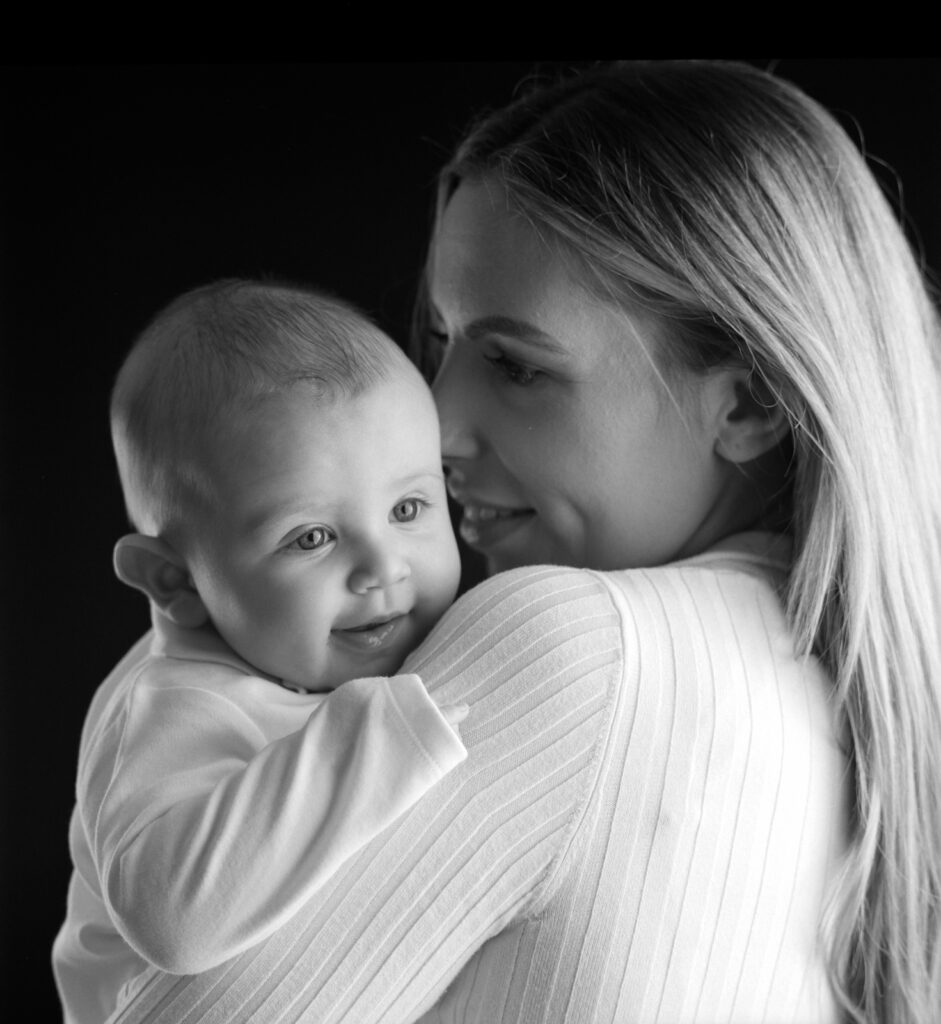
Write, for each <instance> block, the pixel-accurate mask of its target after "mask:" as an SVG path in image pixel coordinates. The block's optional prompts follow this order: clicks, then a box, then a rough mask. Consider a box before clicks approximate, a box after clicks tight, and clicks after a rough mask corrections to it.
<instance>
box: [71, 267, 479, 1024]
mask: <svg viewBox="0 0 941 1024" xmlns="http://www.w3.org/2000/svg"><path fill="white" fill-rule="evenodd" d="M111 425H112V437H113V441H114V448H115V453H116V456H117V462H118V467H119V471H120V476H121V482H122V487H123V491H124V495H125V500H126V503H127V508H128V512H129V515H130V519H131V522H132V523H133V525H134V527H135V529H136V530H137V531H138V532H135V533H131V534H129V535H127V536H125V537H122V538H121V539H120V540H119V541H118V543H117V546H116V548H115V552H114V564H115V570H116V572H117V575H118V576H119V578H120V579H122V580H123V581H124V582H125V583H127V584H129V585H130V586H132V587H135V588H137V589H139V590H141V591H142V592H143V593H144V594H146V595H147V597H148V598H149V599H150V605H151V612H152V620H153V630H152V632H151V633H149V634H148V635H147V636H146V637H144V639H143V640H142V641H141V642H139V643H138V644H137V645H136V646H135V647H134V648H133V649H132V650H131V651H130V652H129V653H128V655H126V656H125V658H124V659H123V660H122V661H121V662H120V664H119V665H118V666H117V667H116V668H115V669H114V671H113V672H112V673H111V675H110V676H109V677H108V679H107V680H106V681H105V682H104V683H103V685H102V686H101V687H100V688H99V690H98V691H97V693H96V694H95V696H94V699H93V700H92V703H91V707H90V709H89V712H88V716H87V719H86V722H85V726H84V729H83V733H82V740H81V748H80V756H79V767H78V781H77V801H76V807H75V811H74V813H73V816H72V823H71V828H70V847H71V853H72V858H73V863H74V871H73V875H72V881H71V884H70V887H69V899H68V912H67V917H66V920H65V923H64V925H63V927H62V929H61V931H60V933H59V935H58V937H57V939H56V942H55V946H54V951H53V963H54V971H55V976H56V981H57V985H58V987H59V993H60V997H61V1000H62V1003H63V1007H64V1011H65V1019H66V1021H67V1022H69V1024H71V1022H82V1024H84V1022H91V1021H95V1022H101V1021H102V1020H104V1019H105V1018H106V1017H107V1016H108V1015H109V1014H110V1013H111V1012H113V1011H114V1009H115V1008H116V1006H118V1005H119V1004H120V1002H121V1000H122V998H123V996H124V995H126V994H128V993H130V992H132V991H136V990H137V988H138V987H139V986H140V985H142V984H144V983H145V982H146V980H147V976H148V972H151V973H152V972H153V971H154V970H155V969H159V970H163V971H169V972H172V973H180V974H184V973H185V974H189V973H197V972H201V971H205V970H207V969H209V968H211V967H214V966H216V965H218V964H220V963H222V962H223V961H225V960H228V959H230V958H231V957H233V956H236V955H237V954H238V953H240V952H241V951H243V950H245V949H247V948H249V947H250V946H252V945H254V944H256V943H257V942H259V941H260V940H262V939H263V938H265V937H266V936H267V935H269V934H270V933H271V932H273V931H274V930H275V929H277V928H278V926H279V924H280V923H281V922H283V921H284V920H285V919H286V918H287V917H288V916H290V915H291V914H293V913H294V912H295V911H296V910H297V909H298V908H299V907H300V906H301V905H303V903H304V902H305V901H306V900H308V899H309V898H310V896H311V894H312V893H313V892H315V891H316V890H317V889H318V888H319V887H321V886H322V885H323V884H324V883H325V881H326V880H327V879H328V878H329V877H330V876H331V875H332V874H334V873H335V872H336V870H337V869H338V868H339V866H340V865H341V864H342V863H343V862H344V861H345V860H346V859H347V858H348V857H349V856H350V855H351V854H352V853H354V852H355V851H356V850H357V849H359V848H360V847H361V846H362V845H364V844H365V843H366V842H368V841H369V840H370V839H372V838H373V837H374V836H376V835H377V834H378V833H379V832H380V831H381V830H382V829H384V828H385V827H386V826H387V825H388V824H390V823H391V822H392V821H393V820H394V819H395V818H396V817H398V816H399V815H400V814H401V813H403V812H404V811H405V810H406V809H407V808H408V807H410V806H411V805H412V804H413V803H414V802H415V801H416V800H418V799H419V797H420V796H421V795H422V794H423V793H425V792H426V791H427V790H428V789H429V788H430V787H431V786H432V785H434V784H435V783H436V782H437V781H438V780H439V779H440V778H441V777H442V776H443V775H444V774H446V773H447V772H448V771H450V770H451V769H452V768H454V767H455V766H456V765H457V764H458V763H460V762H461V761H462V760H463V759H464V757H465V756H466V751H465V750H464V747H463V744H462V743H461V741H460V738H459V737H458V735H457V733H456V731H455V729H454V725H455V724H456V723H457V722H458V721H459V720H460V718H461V716H462V714H463V713H465V712H466V709H462V708H449V709H443V710H442V709H439V708H438V707H437V706H436V705H435V703H434V702H433V701H432V700H431V698H430V697H429V696H428V694H427V692H426V691H425V689H424V687H423V686H422V683H421V680H420V679H419V678H418V677H417V676H414V675H403V676H396V677H394V678H388V677H389V676H390V675H391V674H392V673H394V672H395V671H396V670H397V669H398V667H399V666H400V665H401V663H402V661H403V660H404V658H405V656H406V654H408V652H409V651H411V649H412V648H413V647H414V646H415V645H417V644H418V643H419V642H420V641H421V640H422V639H423V638H424V637H425V635H426V634H427V633H428V631H429V630H430V629H431V627H432V626H433V625H434V623H435V622H436V621H437V619H438V618H439V616H440V615H441V614H442V612H443V611H444V610H445V608H446V607H447V606H448V605H449V604H450V602H451V601H452V599H453V597H454V594H455V592H456V589H457V584H458V574H459V562H458V552H457V547H456V544H455V540H454V535H453V532H452V529H451V524H450V519H449V516H448V509H447V503H446V497H445V490H444V483H443V478H442V471H441V459H440V449H439V434H438V421H437V415H436V412H435V407H434V403H433V401H432V398H431V395H430V392H429V390H428V388H427V386H426V385H425V383H424V381H423V380H422V378H421V377H420V375H419V374H418V372H417V371H416V370H415V368H414V367H413V366H412V364H411V363H410V362H409V361H408V359H407V358H406V357H405V355H404V354H403V353H402V351H401V350H400V349H399V348H398V347H397V346H396V345H395V344H394V343H393V342H392V341H391V340H390V339H389V338H387V337H386V336H385V335H384V334H382V333H381V332H380V331H379V330H378V329H376V328H375V327H374V326H373V325H372V324H371V323H369V322H368V321H367V320H366V319H365V318H364V317H363V316H362V315H360V314H359V313H357V312H356V311H355V310H354V309H352V308H351V307H349V306H348V305H346V304H344V303H341V302H339V301H337V300H336V299H333V298H330V297H327V296H325V295H322V294H320V293H317V292H313V291H310V290H308V289H305V288H300V287H295V286H287V285H278V284H267V283H260V282H252V281H238V280H236V281H222V282H219V283H216V284H212V285H209V286H207V287H204V288H199V289H196V290H195V291H192V292H189V293H187V294H186V295H184V296H182V297H181V298H179V299H177V300H176V301H175V302H173V303H171V304H170V306H168V307H167V308H166V309H164V310H163V311H162V312H161V313H159V314H158V315H157V317H156V318H155V319H154V320H153V321H152V322H151V324H150V325H149V326H148V327H147V328H146V329H145V330H144V332H143V334H142V335H141V336H140V338H139V339H138V340H137V342H136V344H135V345H134V347H133V348H132V350H131V352H130V354H129V356H128V357H127V359H126V361H125V363H124V365H123V367H122V368H121V371H120V373H119V375H118V378H117V382H116V384H115V387H114V391H113V396H112V405H111ZM367 677H373V678H367ZM375 677H379V678H375ZM344 684H345V685H344Z"/></svg>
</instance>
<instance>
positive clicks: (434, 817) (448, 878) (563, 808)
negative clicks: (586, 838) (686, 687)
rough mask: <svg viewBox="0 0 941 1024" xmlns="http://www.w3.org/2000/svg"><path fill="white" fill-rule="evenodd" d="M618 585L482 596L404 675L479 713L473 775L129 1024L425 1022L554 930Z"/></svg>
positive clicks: (594, 751)
mask: <svg viewBox="0 0 941 1024" xmlns="http://www.w3.org/2000/svg"><path fill="white" fill-rule="evenodd" d="M621 636H622V631H621V628H620V622H619V619H618V615H617V612H616V610H615V607H614V604H613V602H612V600H611V597H610V594H609V592H608V590H607V586H606V584H605V583H604V581H603V579H602V578H600V577H598V576H597V575H596V574H592V573H588V572H583V571H579V570H573V569H565V568H556V567H536V568H527V569H520V570H513V571H511V572H508V573H504V574H501V575H498V576H496V577H493V578H492V579H490V580H488V581H486V582H485V583H483V584H481V585H480V586H478V587H476V588H475V589H474V590H473V591H471V592H469V593H468V594H466V595H464V597H463V598H461V600H460V601H458V602H457V603H456V604H455V605H454V606H453V607H452V609H451V610H450V611H449V612H448V613H447V614H446V615H445V617H444V618H443V619H442V620H441V622H440V623H439V624H438V626H437V627H436V628H435V629H434V630H433V631H432V633H431V634H430V636H429V637H428V638H427V640H426V641H425V643H424V644H423V645H422V647H421V648H419V650H418V651H417V652H416V653H415V654H414V655H413V656H412V657H411V658H410V659H409V660H408V661H407V662H406V665H405V666H404V667H403V669H404V670H408V671H413V672H416V673H418V674H419V675H420V676H421V677H422V679H424V681H425V683H426V685H427V686H428V689H429V691H430V692H431V693H432V695H433V696H434V698H435V700H436V701H437V702H438V703H439V704H441V705H445V704H452V703H466V704H467V705H468V706H469V714H468V717H467V718H466V719H465V721H464V722H462V724H461V735H462V738H463V740H464V742H465V745H466V747H467V750H468V757H467V759H466V760H465V761H464V762H463V763H462V764H461V765H459V766H458V767H457V768H456V769H455V770H454V771H453V772H451V773H450V774H449V775H448V776H447V777H445V778H444V779H443V780H442V781H441V782H440V783H439V784H438V785H437V786H435V787H434V789H432V790H430V791H429V792H428V793H427V794H426V795H425V796H424V797H423V798H422V799H421V800H420V801H419V802H418V803H417V804H416V805H415V806H414V807H413V808H411V809H410V810H409V812H408V813H407V814H406V815H404V816H403V817H402V818H400V819H398V820H397V821H396V822H395V824H394V825H393V826H392V827H391V828H390V829H389V830H387V831H386V832H385V833H384V834H383V835H382V836H381V837H380V838H379V839H377V840H375V841H373V842H372V843H370V844H368V845H367V846H366V847H365V849H364V850H362V851H361V852H360V853H359V854H358V855H357V856H356V857H354V858H353V859H352V860H351V861H350V862H348V863H347V865H345V866H344V867H343V868H342V869H341V870H340V871H338V872H337V873H336V874H335V875H334V876H333V877H332V878H331V879H330V880H329V882H328V883H327V884H326V885H325V886H324V888H323V890H322V891H321V893H319V894H318V897H317V898H316V899H308V900H307V901H306V902H305V904H304V905H303V907H301V908H299V910H298V912H297V913H295V914H294V915H293V916H291V917H290V918H287V919H285V921H284V922H283V923H282V925H281V926H280V927H279V928H278V929H277V930H276V931H275V932H273V933H272V934H271V935H270V936H269V937H268V938H267V939H266V940H265V941H264V942H262V943H260V944H259V945H257V946H255V947H253V948H252V949H250V950H247V951H246V952H244V953H243V954H242V955H240V956H239V957H237V958H235V959H233V960H232V961H231V962H229V963H227V964H224V965H222V966H220V967H218V968H216V969H213V970H211V971H207V972H205V973H203V974H200V975H198V976H195V977H188V978H172V977H168V976H167V975H162V974H160V973H159V972H157V971H152V972H150V974H149V976H147V977H145V978H142V979H140V981H139V984H138V985H137V986H136V987H135V989H134V991H133V993H132V994H131V996H130V998H129V1002H128V1004H127V1005H126V1006H125V1007H123V1009H122V1010H121V1011H119V1012H118V1013H117V1014H116V1015H115V1017H114V1018H113V1020H115V1021H118V1020H119V1021H122V1022H131V1021H134V1022H142V1021H148V1022H161V1024H170V1022H178V1021H182V1020H186V1021H187V1022H188V1024H224V1022H231V1021H236V1020H237V1021H243V1022H255V1024H261V1022H264V1024H288V1022H295V1024H296V1022H304V1024H340V1022H349V1021H354V1020H355V1021H357V1022H358V1024H367V1022H378V1021H384V1022H387V1024H388V1022H396V1024H405V1022H407V1021H414V1020H416V1019H417V1018H418V1017H420V1016H421V1014H422V1013H424V1012H425V1011H426V1010H428V1009H429V1008H430V1007H431V1006H433V1005H434V1003H435V1002H437V1000H438V999H439V998H440V997H441V995H442V994H443V992H444V990H445V989H446V987H447V986H448V984H449V983H450V982H451V980H452V979H453V978H454V977H455V976H456V974H457V973H458V972H459V971H460V969H461V968H462V966H463V965H464V964H465V963H466V962H467V961H468V959H469V958H470V957H471V956H472V955H473V954H474V952H475V951H476V950H477V949H479V948H480V946H481V945H483V943H485V942H486V941H487V940H488V938H490V937H492V936H493V935H496V934H497V933H499V932H500V931H501V930H503V929H504V928H507V927H509V926H510V925H511V924H513V923H514V922H516V921H519V920H521V919H524V918H526V917H528V916H532V915H534V914H537V913H538V912H539V911H540V909H541V908H542V907H543V906H544V905H545V901H546V899H547V898H549V896H550V894H551V892H552V891H553V888H554V886H555V885H556V884H557V880H558V876H559V874H560V873H564V872H566V871H567V870H569V864H570V860H571V858H567V857H566V853H567V851H569V849H570V848H571V847H572V844H573V842H574V841H575V837H576V834H577V833H578V830H579V828H580V826H581V825H582V822H583V820H584V819H585V817H586V815H585V810H586V807H587V805H588V801H589V799H590V796H591V793H592V791H593V788H594V785H595V783H596V780H597V777H598V766H599V763H600V760H601V758H602V756H603V752H604V749H605V746H606V743H607V737H608V733H609V730H610V724H611V720H612V707H613V705H614V703H615V694H616V692H617V689H618V684H619V681H620V678H621V665H622V657H621V647H622V641H621Z"/></svg>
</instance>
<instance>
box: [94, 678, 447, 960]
mask: <svg viewBox="0 0 941 1024" xmlns="http://www.w3.org/2000/svg"><path fill="white" fill-rule="evenodd" d="M166 660H167V659H163V661H164V662H166ZM213 669H216V671H218V667H217V666H212V665H209V666H206V665H196V666H195V668H194V667H191V668H190V671H189V672H188V673H187V674H186V677H185V681H184V682H176V683H168V682H167V680H165V679H162V678H154V673H153V672H151V673H148V672H147V671H145V672H144V673H143V674H142V675H141V677H140V678H138V679H136V680H135V682H134V683H133V685H132V686H131V689H130V693H129V695H128V697H127V699H126V700H125V701H123V702H122V703H121V705H120V707H119V708H117V709H116V710H115V712H114V713H113V715H112V716H111V719H110V721H109V722H108V724H107V727H106V729H105V735H103V736H101V737H100V738H99V742H98V744H97V756H94V757H91V758H89V759H88V762H87V764H86V767H85V770H84V771H83V773H82V776H81V777H80V780H79V807H80V812H81V816H82V822H83V826H84V828H85V831H86V835H87V836H88V840H89V845H90V848H91V850H92V852H93V857H94V860H95V867H96V870H97V873H98V876H99V881H100V885H101V890H102V893H103V898H104V900H105V902H106V904H107V906H108V909H109V913H110V914H111V916H112V919H113V920H114V922H115V924H116V926H117V927H118V929H119V931H120V932H121V934H122V935H123V936H124V938H125V939H126V940H127V942H128V943H129V945H130V946H131V947H132V948H134V949H135V950H136V951H137V952H138V953H139V954H140V955H141V956H143V957H144V958H145V959H146V960H147V961H149V962H150V963H152V964H154V965H156V966H157V967H159V968H160V969H162V970H164V971H168V972H172V973H175V974H184V973H196V972H200V971H205V970H207V969H209V968H211V967H214V966H216V965H217V964H220V963H222V962H224V961H226V960H229V959H231V958H232V957H234V956H236V955H237V954H239V953H241V952H242V951H243V950H245V949H247V948H250V947H251V946H254V945H255V944H257V943H258V942H260V941H261V940H262V939H264V938H265V937H266V936H267V935H270V934H271V933H272V932H273V931H275V930H277V929H278V928H279V927H281V926H282V925H283V924H284V923H285V922H286V921H288V920H289V919H290V918H291V916H292V915H293V914H294V913H295V912H296V911H297V909H298V908H299V907H301V906H303V905H304V904H305V903H307V902H308V901H311V900H312V899H313V900H315V899H316V897H315V895H314V894H315V893H316V892H317V891H318V890H319V889H320V888H321V887H322V886H323V884H324V883H325V881H326V880H327V879H329V878H330V876H331V875H332V874H333V873H335V872H336V871H337V870H338V868H339V867H340V865H341V864H342V863H343V862H344V861H345V860H347V859H348V858H349V857H350V856H351V855H352V854H353V853H355V852H356V851H357V850H359V849H360V848H361V847H362V846H364V845H365V844H366V843H367V842H368V841H369V840H371V839H372V838H373V837H374V836H376V835H377V834H378V833H380V832H381V831H383V830H384V829H385V828H386V827H387V826H388V825H389V824H390V822H392V821H394V820H395V819H396V818H397V817H398V816H399V815H401V814H402V813H403V812H404V811H405V810H406V809H407V808H408V807H410V806H411V805H412V804H413V803H415V801H416V800H418V799H419V797H421V796H422V795H423V794H424V793H426V792H427V791H428V790H429V789H430V788H431V787H433V786H434V785H435V784H436V783H437V782H438V781H439V780H440V779H441V778H442V777H443V776H445V775H446V774H447V773H448V772H449V771H451V770H452V769H453V768H454V767H455V765H457V764H458V763H460V762H461V761H462V760H463V759H464V757H465V750H464V747H463V744H462V743H461V741H460V738H459V737H458V736H457V734H456V733H455V732H454V731H453V730H452V728H451V726H449V725H448V723H447V722H446V720H445V718H444V716H443V715H442V713H441V711H440V710H439V709H438V707H437V706H436V705H435V703H434V701H433V700H432V699H431V698H430V697H429V695H428V693H427V691H426V690H425V688H424V686H423V685H422V682H421V680H420V679H419V677H418V676H416V675H414V674H405V675H401V676H396V677H394V678H391V679H385V678H377V679H363V680H355V681H353V682H351V683H348V684H346V685H344V686H341V687H340V688H339V689H337V690H335V691H334V692H333V693H331V694H329V695H325V696H321V695H303V696H301V695H298V694H293V693H289V692H288V691H283V690H281V689H280V688H279V687H277V686H275V685H274V684H272V683H267V682H265V681H263V680H259V679H251V678H249V679H248V681H246V682H244V683H242V684H240V683H238V682H236V683H235V684H234V685H235V686H236V687H238V686H241V687H242V688H243V689H244V687H249V688H251V687H254V688H255V689H258V690H262V689H263V690H265V691H267V695H268V696H267V697H266V694H265V693H259V694H258V700H259V701H262V702H263V701H265V700H266V699H267V700H269V701H272V700H273V701H274V702H275V703H276V704H278V707H277V708H276V710H275V711H271V710H270V709H269V712H268V718H267V719H265V720H263V721H259V720H257V719H255V718H253V717H252V716H251V714H249V713H248V711H247V710H246V706H250V704H251V702H250V701H243V702H242V704H239V703H238V702H236V701H235V700H233V699H230V698H227V697H226V687H225V685H220V686H218V687H216V688H215V689H213V688H211V687H210V686H208V685H207V686H202V687H201V686H199V685H197V680H198V678H199V675H200V672H202V673H203V674H205V673H211V672H212V671H213ZM157 675H159V673H157ZM272 691H273V692H272ZM273 722H275V723H276V726H277V728H274V726H273V725H272V723H273ZM287 730H290V731H287ZM278 731H282V732H284V734H283V735H277V736H276V737H275V738H273V737H272V733H273V732H278Z"/></svg>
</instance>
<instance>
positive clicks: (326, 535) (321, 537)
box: [294, 526, 333, 551]
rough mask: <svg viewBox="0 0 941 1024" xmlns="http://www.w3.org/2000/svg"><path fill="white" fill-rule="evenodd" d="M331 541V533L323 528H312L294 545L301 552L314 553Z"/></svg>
mask: <svg viewBox="0 0 941 1024" xmlns="http://www.w3.org/2000/svg"><path fill="white" fill-rule="evenodd" d="M332 540H333V532H332V531H331V530H328V529H327V528H326V527H325V526H312V527H311V528H310V529H309V530H307V531H306V532H305V533H302V534H301V535H300V537H298V538H297V539H296V540H295V541H294V544H295V545H296V546H297V547H299V548H300V549H301V550H302V551H316V550H317V548H322V547H323V546H324V545H325V544H329V543H330V541H332Z"/></svg>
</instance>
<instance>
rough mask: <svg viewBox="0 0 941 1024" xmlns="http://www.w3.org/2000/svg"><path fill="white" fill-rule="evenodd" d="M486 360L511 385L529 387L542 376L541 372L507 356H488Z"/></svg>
mask: <svg viewBox="0 0 941 1024" xmlns="http://www.w3.org/2000/svg"><path fill="white" fill-rule="evenodd" d="M485 358H486V360H487V362H488V363H490V365H491V366H494V367H496V369H497V370H498V371H499V372H500V373H501V374H502V375H503V377H504V378H506V380H507V381H508V382H509V383H510V384H516V385H517V386H518V387H523V388H525V387H528V386H529V385H530V384H534V383H535V382H536V381H537V380H538V379H539V378H540V377H541V376H542V372H541V371H540V370H534V369H533V368H532V367H530V366H524V365H523V364H522V363H518V362H517V361H516V360H515V359H511V358H510V357H509V356H506V355H502V354H501V355H498V356H486V357H485Z"/></svg>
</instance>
